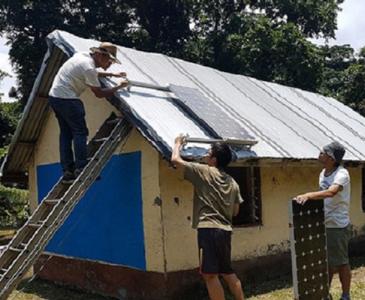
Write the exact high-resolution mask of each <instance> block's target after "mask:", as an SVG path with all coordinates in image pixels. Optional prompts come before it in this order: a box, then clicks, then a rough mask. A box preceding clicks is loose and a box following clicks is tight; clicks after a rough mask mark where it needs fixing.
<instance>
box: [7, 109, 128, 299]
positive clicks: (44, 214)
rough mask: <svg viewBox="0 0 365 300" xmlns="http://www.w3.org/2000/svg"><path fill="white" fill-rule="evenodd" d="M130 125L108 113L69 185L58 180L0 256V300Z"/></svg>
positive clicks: (123, 119)
mask: <svg viewBox="0 0 365 300" xmlns="http://www.w3.org/2000/svg"><path fill="white" fill-rule="evenodd" d="M131 129H132V126H131V125H130V123H129V122H128V121H127V120H126V119H125V118H117V117H116V116H115V115H114V114H112V115H111V116H110V117H109V118H108V119H107V120H106V121H105V122H104V123H103V125H102V126H101V127H100V128H99V130H98V132H97V133H96V135H95V137H94V138H93V139H92V140H91V141H90V142H89V143H88V149H87V150H88V157H89V158H90V159H89V162H88V164H87V165H86V166H85V168H84V169H83V171H82V173H81V174H80V175H79V176H78V177H77V178H76V179H75V181H74V182H73V183H71V184H64V183H62V181H61V179H60V180H59V181H58V182H57V183H56V184H55V186H53V188H52V190H51V191H50V192H49V193H48V195H47V196H46V197H45V198H44V199H43V200H42V202H41V203H40V204H39V205H38V207H37V209H36V210H35V211H34V213H33V214H32V215H31V216H30V218H29V219H28V221H27V222H26V223H25V224H24V226H23V227H22V228H20V229H19V230H18V231H17V233H16V235H15V236H14V238H13V239H12V240H11V241H10V243H9V244H8V245H7V246H6V248H5V250H4V251H3V252H2V254H1V256H0V300H5V299H7V297H8V296H9V295H10V293H11V292H12V290H13V289H14V288H15V287H16V286H17V284H18V283H19V282H20V281H21V279H22V277H23V276H24V275H25V274H26V272H27V271H28V270H29V268H30V267H31V266H32V265H33V264H34V263H35V262H36V260H37V259H38V257H39V256H40V255H41V253H42V251H43V250H44V248H45V247H46V245H47V243H48V241H49V240H50V239H51V238H52V237H53V235H54V234H55V233H56V231H57V229H58V228H59V227H60V226H61V225H62V224H63V222H64V221H65V220H66V219H67V217H68V216H69V215H70V213H71V212H72V210H73V208H74V207H75V205H76V204H77V203H78V202H79V200H80V199H81V197H82V196H83V195H84V194H85V192H86V191H87V190H88V188H89V187H90V186H91V185H92V183H93V182H94V181H95V179H97V178H98V176H99V174H100V172H101V170H102V169H103V167H104V166H105V165H106V163H107V162H108V161H109V160H110V158H111V157H112V155H113V152H114V150H115V149H116V148H117V147H118V145H120V144H121V143H124V142H125V141H126V140H127V137H128V135H129V133H130V132H131Z"/></svg>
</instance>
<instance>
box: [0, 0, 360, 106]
mask: <svg viewBox="0 0 365 300" xmlns="http://www.w3.org/2000/svg"><path fill="white" fill-rule="evenodd" d="M341 8H342V11H340V12H339V15H338V19H337V22H338V30H337V31H336V40H330V41H329V44H330V45H335V44H336V45H343V44H350V45H351V46H352V47H353V48H355V49H356V50H358V49H359V48H361V47H363V46H365V17H364V15H365V1H364V0H345V2H344V3H343V4H342V5H341ZM312 41H313V42H315V43H318V44H323V43H324V41H323V40H321V39H319V40H312ZM5 42H6V40H5V39H3V38H0V69H1V70H3V71H6V72H8V73H10V74H11V75H12V78H9V77H7V78H6V79H4V80H3V81H2V82H1V83H0V94H1V93H3V94H4V96H3V97H2V100H3V101H11V99H9V98H8V95H7V94H8V91H9V89H10V87H11V86H16V77H15V75H14V72H13V71H12V68H11V66H10V62H9V59H8V51H9V48H8V47H7V46H6V45H5Z"/></svg>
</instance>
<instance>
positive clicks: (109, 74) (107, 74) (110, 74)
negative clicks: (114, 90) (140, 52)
mask: <svg viewBox="0 0 365 300" xmlns="http://www.w3.org/2000/svg"><path fill="white" fill-rule="evenodd" d="M98 77H122V78H126V77H127V73H126V72H117V73H113V72H102V71H99V72H98Z"/></svg>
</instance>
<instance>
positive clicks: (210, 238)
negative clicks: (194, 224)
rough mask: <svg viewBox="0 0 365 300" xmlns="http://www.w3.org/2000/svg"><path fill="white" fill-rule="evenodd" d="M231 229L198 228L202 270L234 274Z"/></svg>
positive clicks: (202, 271) (211, 272)
mask: <svg viewBox="0 0 365 300" xmlns="http://www.w3.org/2000/svg"><path fill="white" fill-rule="evenodd" d="M231 235H232V232H231V231H227V230H223V229H217V228H199V229H198V247H199V262H200V272H201V273H202V274H232V273H234V272H233V270H232V267H231Z"/></svg>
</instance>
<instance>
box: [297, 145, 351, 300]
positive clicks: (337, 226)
mask: <svg viewBox="0 0 365 300" xmlns="http://www.w3.org/2000/svg"><path fill="white" fill-rule="evenodd" d="M344 155H345V149H344V147H343V146H342V145H341V144H340V143H338V142H332V143H330V144H328V145H326V146H324V147H323V149H322V151H321V153H320V155H319V161H320V162H321V163H323V165H324V169H323V170H322V172H321V173H320V175H319V186H320V191H316V192H309V193H306V194H303V195H299V196H297V197H295V200H296V201H297V202H298V203H301V204H304V203H305V202H306V201H307V200H318V199H324V209H325V225H326V234H327V255H328V270H329V280H330V282H329V283H330V284H331V281H332V278H333V275H334V273H336V272H338V273H339V277H340V281H341V285H342V296H341V299H340V300H350V284H351V269H350V265H349V257H348V244H349V240H350V238H351V224H350V216H349V215H350V194H351V187H350V175H349V173H348V171H347V170H346V169H345V168H344V167H343V166H341V165H340V164H341V162H342V158H343V156H344Z"/></svg>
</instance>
